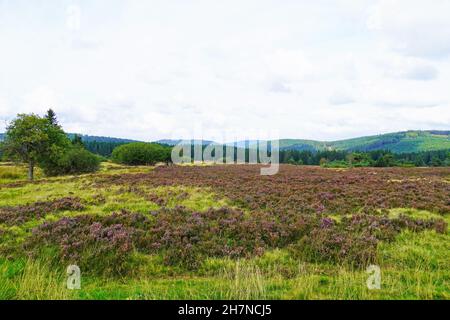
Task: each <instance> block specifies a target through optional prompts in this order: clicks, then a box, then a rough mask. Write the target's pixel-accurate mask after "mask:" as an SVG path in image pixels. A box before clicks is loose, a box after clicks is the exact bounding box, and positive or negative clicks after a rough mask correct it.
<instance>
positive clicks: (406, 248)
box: [0, 163, 450, 300]
mask: <svg viewBox="0 0 450 320" xmlns="http://www.w3.org/2000/svg"><path fill="white" fill-rule="evenodd" d="M150 170H152V168H149V167H142V168H131V169H130V168H128V167H124V166H118V165H114V164H110V163H105V164H103V165H102V170H101V172H100V173H99V174H97V175H95V176H89V175H86V176H80V177H65V178H50V179H46V180H39V179H38V180H37V182H36V183H24V184H21V185H18V186H15V187H7V188H6V187H4V188H2V187H1V183H4V182H5V181H8V183H10V182H15V181H22V179H23V178H24V176H23V168H20V167H14V166H10V165H1V166H0V208H1V207H4V206H18V205H24V204H27V203H32V202H36V201H45V200H47V199H55V198H61V197H67V196H71V197H80V198H81V199H83V201H84V202H85V203H86V209H85V210H84V211H82V212H71V211H65V212H60V213H58V214H49V215H47V216H46V217H45V218H44V219H41V220H33V221H31V222H29V223H26V224H24V225H21V226H13V227H7V226H4V225H0V250H3V249H6V248H14V247H18V246H20V244H21V243H22V242H23V241H24V240H25V239H26V237H27V236H29V234H30V232H31V229H32V228H33V227H35V226H37V225H39V224H41V223H43V222H44V221H54V220H57V219H60V218H61V217H62V216H68V217H70V216H74V215H78V214H104V215H108V214H111V213H112V212H114V211H118V210H121V209H127V210H130V211H133V212H140V213H143V214H149V215H150V213H151V211H152V210H157V209H158V208H160V207H161V203H159V202H162V203H164V205H165V206H167V207H174V206H177V205H182V206H186V207H188V208H191V209H194V210H197V211H200V212H201V211H205V210H208V209H209V208H219V207H222V206H231V203H230V202H229V201H228V200H227V199H221V198H219V197H218V196H217V195H216V194H214V192H212V190H209V189H202V188H194V187H185V186H175V187H168V186H160V187H157V188H150V187H147V186H144V185H139V186H136V188H135V189H133V190H124V188H123V187H121V186H112V187H108V188H99V187H98V186H96V185H95V183H93V181H94V179H95V177H96V176H99V175H100V176H101V175H111V174H120V173H124V172H127V173H133V174H134V173H139V172H142V171H144V172H147V171H150ZM8 172H9V173H8ZM15 173H17V175H14V174H15ZM25 177H26V176H25ZM99 199H100V200H99ZM400 214H406V215H410V216H411V217H413V218H419V219H435V218H440V217H442V216H440V215H437V214H434V213H431V212H428V211H424V210H415V209H409V208H398V209H392V210H391V211H390V216H391V217H392V218H395V217H398V216H399V215H400ZM333 218H335V219H336V220H339V216H338V215H336V216H333ZM444 218H445V219H446V221H447V222H450V219H449V215H445V216H444ZM449 240H450V233H447V234H437V233H436V232H435V231H425V232H422V233H413V232H409V231H403V232H402V233H401V234H400V235H399V236H398V237H397V239H396V241H394V242H392V243H382V244H381V245H379V247H378V257H379V261H378V265H379V266H380V268H381V272H382V275H381V276H382V287H381V290H369V289H368V288H367V286H366V281H367V278H368V276H369V275H368V274H367V273H366V272H365V270H361V269H359V270H358V269H352V268H349V267H344V266H339V265H333V264H324V263H322V264H317V263H308V262H305V261H302V260H300V259H299V258H294V257H292V256H291V255H290V254H289V251H288V250H287V249H277V250H271V251H268V252H266V253H265V254H264V255H263V256H261V257H254V258H251V259H241V260H232V259H229V258H208V259H206V260H205V261H204V262H203V263H202V264H201V265H200V267H199V268H198V269H197V270H195V271H192V270H187V269H184V268H183V267H180V266H167V265H165V264H164V262H163V260H164V259H163V256H162V255H145V254H135V255H134V256H133V260H132V264H133V265H132V273H131V274H129V275H127V276H124V277H117V276H116V277H112V276H111V277H108V276H98V277H90V276H84V275H83V274H82V288H81V290H75V291H72V290H68V289H67V288H66V286H65V281H66V279H67V276H66V273H65V268H62V267H61V266H59V267H55V266H54V265H53V264H52V263H51V262H50V260H51V259H46V258H45V256H44V257H41V258H38V259H34V260H32V259H28V258H23V257H22V258H20V257H17V256H14V255H12V256H11V257H10V258H9V259H8V258H7V257H6V256H5V257H2V258H0V299H2V300H3V299H33V300H41V299H100V300H108V299H194V300H195V299H450V241H449ZM49 258H51V257H49ZM82 272H83V271H82Z"/></svg>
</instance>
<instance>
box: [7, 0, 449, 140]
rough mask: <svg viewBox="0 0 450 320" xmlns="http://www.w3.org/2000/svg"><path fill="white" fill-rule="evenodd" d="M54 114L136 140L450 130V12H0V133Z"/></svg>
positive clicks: (19, 0) (46, 1)
mask: <svg viewBox="0 0 450 320" xmlns="http://www.w3.org/2000/svg"><path fill="white" fill-rule="evenodd" d="M49 107H52V108H54V109H55V111H56V112H57V114H58V115H59V118H60V122H61V123H62V124H63V126H64V129H65V130H66V131H69V132H80V133H84V134H91V135H106V136H115V137H126V138H134V139H141V140H155V139H160V138H175V137H177V136H185V137H187V136H192V135H193V133H194V135H196V136H197V137H198V135H203V136H204V138H215V139H217V136H219V135H220V134H223V132H237V134H238V136H239V138H255V137H256V136H260V135H261V134H262V133H263V132H269V131H270V132H277V133H278V134H279V135H280V137H290V138H310V139H322V140H336V139H341V138H348V137H354V136H360V135H369V134H378V133H384V132H391V131H400V130H407V129H447V130H449V129H450V1H448V0H429V1H425V0H386V1H383V0H381V1H378V0H354V1H352V0H314V1H310V0H303V1H302V0H273V1H269V0H255V1H253V0H239V1H235V0H227V1H218V0H217V1H215V0H214V1H213V0H192V1H190V0H164V1H152V0H128V1H126V0H78V1H77V0H0V122H1V123H0V132H1V131H3V130H4V127H5V123H6V122H7V121H9V120H11V119H12V118H13V117H14V116H15V114H17V113H19V112H20V113H22V112H25V113H29V112H34V113H43V112H45V110H46V109H47V108H49ZM194 131H195V132H194ZM199 132H201V133H199Z"/></svg>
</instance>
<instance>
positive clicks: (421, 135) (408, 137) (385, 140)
mask: <svg viewBox="0 0 450 320" xmlns="http://www.w3.org/2000/svg"><path fill="white" fill-rule="evenodd" d="M74 135H75V134H73V133H69V134H68V136H69V137H70V138H73V136H74ZM81 137H82V140H83V141H84V142H93V141H96V142H106V143H131V142H137V140H132V139H122V138H111V137H102V136H89V135H81ZM3 139H4V134H3V133H0V141H1V140H3ZM180 141H182V140H168V139H165V140H158V141H155V142H156V143H161V144H167V145H172V146H173V145H177V144H178V143H179V142H180ZM193 142H194V144H202V145H209V144H214V143H216V142H214V141H208V140H204V141H201V140H193ZM257 142H258V141H257V140H251V141H239V142H237V143H229V144H227V145H237V146H238V147H245V146H250V147H253V146H256V145H257ZM279 143H280V149H281V150H298V151H312V152H314V151H323V150H337V151H375V150H389V151H392V152H394V153H414V152H421V151H435V150H447V149H450V130H411V131H403V132H395V133H386V134H380V135H374V136H367V137H359V138H352V139H345V140H337V141H316V140H305V139H281V140H280V141H279Z"/></svg>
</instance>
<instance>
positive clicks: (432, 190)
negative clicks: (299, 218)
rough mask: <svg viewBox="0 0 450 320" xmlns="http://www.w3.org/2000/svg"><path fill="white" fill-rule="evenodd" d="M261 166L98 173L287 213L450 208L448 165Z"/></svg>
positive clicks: (112, 180)
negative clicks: (270, 171) (267, 170)
mask: <svg viewBox="0 0 450 320" xmlns="http://www.w3.org/2000/svg"><path fill="white" fill-rule="evenodd" d="M259 173H260V167H259V166H249V165H240V166H239V165H223V166H206V167H197V166H172V167H159V168H156V169H155V170H154V171H152V172H149V173H141V174H132V175H131V174H123V175H115V176H107V177H98V178H97V180H96V183H97V185H98V186H102V185H110V184H119V185H123V186H127V185H128V186H135V185H139V184H142V185H146V186H154V187H157V186H176V185H185V186H194V187H209V188H211V189H212V190H214V192H215V193H217V194H219V195H221V196H224V197H227V198H228V199H230V200H232V201H233V202H235V203H236V204H237V205H239V206H241V207H243V208H246V209H249V210H251V211H260V210H262V211H265V212H269V213H271V214H274V215H277V216H282V215H284V214H286V213H287V212H295V213H306V214H317V213H319V214H321V213H323V214H342V215H345V214H354V213H358V212H366V213H371V214H373V213H375V212H376V211H378V210H380V209H382V210H383V209H391V208H415V209H421V210H429V211H432V212H438V213H441V214H444V213H450V183H448V181H445V179H446V178H448V176H449V175H450V170H449V169H448V168H426V169H422V168H389V169H388V168H354V169H351V170H342V171H338V170H332V169H323V168H315V167H301V166H290V165H281V167H280V172H279V174H277V175H274V176H260V174H259Z"/></svg>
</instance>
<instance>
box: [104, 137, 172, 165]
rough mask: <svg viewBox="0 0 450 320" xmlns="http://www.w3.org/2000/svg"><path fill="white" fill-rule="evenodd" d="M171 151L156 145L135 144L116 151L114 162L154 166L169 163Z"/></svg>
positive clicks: (113, 155) (121, 147)
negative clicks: (158, 163)
mask: <svg viewBox="0 0 450 320" xmlns="http://www.w3.org/2000/svg"><path fill="white" fill-rule="evenodd" d="M170 155H171V149H170V148H168V147H164V146H162V145H159V144H156V143H144V142H135V143H129V144H125V145H122V146H119V147H117V148H116V149H114V151H113V153H112V160H113V161H114V162H116V163H121V164H127V165H133V166H135V165H153V164H155V163H157V162H169V161H170Z"/></svg>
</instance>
